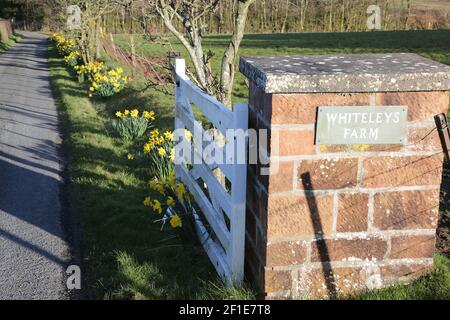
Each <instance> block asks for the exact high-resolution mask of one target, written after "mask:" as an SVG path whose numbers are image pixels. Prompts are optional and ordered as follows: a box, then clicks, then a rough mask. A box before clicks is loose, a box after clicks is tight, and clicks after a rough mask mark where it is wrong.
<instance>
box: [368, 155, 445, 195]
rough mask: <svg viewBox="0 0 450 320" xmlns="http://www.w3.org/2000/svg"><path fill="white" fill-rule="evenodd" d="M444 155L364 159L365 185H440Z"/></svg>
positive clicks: (374, 186)
mask: <svg viewBox="0 0 450 320" xmlns="http://www.w3.org/2000/svg"><path fill="white" fill-rule="evenodd" d="M442 163H443V157H442V155H441V154H437V155H433V156H411V157H374V158H369V159H366V160H364V186H365V187H372V188H376V187H398V186H415V185H439V184H440V183H441V174H442Z"/></svg>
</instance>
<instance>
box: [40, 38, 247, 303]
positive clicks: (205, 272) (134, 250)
mask: <svg viewBox="0 0 450 320" xmlns="http://www.w3.org/2000/svg"><path fill="white" fill-rule="evenodd" d="M49 65H50V72H51V79H52V84H53V87H54V91H55V95H56V99H57V103H58V106H59V112H60V115H61V119H62V121H63V127H64V128H65V139H64V145H65V148H66V154H67V155H68V161H69V166H68V175H69V179H70V184H71V189H72V190H73V191H72V195H71V196H72V198H73V201H72V202H73V203H74V204H75V208H74V209H75V211H76V212H77V219H78V221H79V222H80V225H81V229H82V233H83V235H82V243H81V247H82V251H83V252H84V262H85V265H86V267H87V271H88V275H87V276H88V283H89V284H90V287H92V288H93V290H94V291H95V295H96V297H97V298H104V299H196V298H198V299H251V298H253V293H252V291H251V290H249V289H246V288H226V287H225V286H224V285H223V284H222V283H221V282H220V281H219V280H218V279H217V277H216V274H215V272H214V270H213V268H212V266H211V264H210V262H209V260H208V258H207V257H206V255H205V254H204V252H203V250H202V249H201V248H200V247H198V246H196V245H193V244H188V243H183V242H181V241H180V240H179V237H177V235H176V234H175V233H174V231H171V230H169V231H161V230H160V224H155V223H154V220H155V219H156V216H155V215H152V214H151V213H150V212H149V211H148V209H146V208H145V207H144V206H143V205H142V201H143V199H144V197H145V196H146V195H148V194H149V190H148V188H147V181H148V180H149V178H150V177H151V175H152V173H151V172H150V171H149V169H148V167H149V165H148V162H147V161H146V160H145V159H136V160H133V161H130V160H128V159H127V154H128V152H129V151H130V149H132V148H134V146H132V145H129V144H125V143H123V142H122V141H121V140H120V139H117V138H115V137H113V136H112V135H110V134H109V133H108V126H107V124H108V120H109V119H110V118H111V117H112V112H113V110H114V109H115V106H117V105H118V104H121V103H123V104H122V106H126V105H127V104H126V102H127V97H123V96H122V97H119V98H118V100H115V101H107V100H104V101H95V102H91V101H90V100H89V99H88V98H87V95H86V89H85V88H83V87H82V86H80V84H79V83H78V82H76V81H75V80H73V79H72V78H71V75H70V73H69V72H68V71H67V69H66V67H65V65H64V62H63V60H62V59H61V58H60V57H58V55H57V52H56V50H55V48H54V47H53V46H52V45H50V46H49ZM128 99H130V100H133V101H137V100H136V99H138V97H135V96H133V97H128ZM158 114H161V113H160V112H159V113H158Z"/></svg>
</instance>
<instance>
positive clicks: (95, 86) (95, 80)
mask: <svg viewBox="0 0 450 320" xmlns="http://www.w3.org/2000/svg"><path fill="white" fill-rule="evenodd" d="M90 81H91V86H90V87H89V92H90V93H89V97H92V96H94V95H95V96H98V97H110V96H113V95H114V94H116V93H119V92H121V91H122V90H123V89H124V88H125V85H126V84H127V82H128V79H127V77H126V76H124V75H123V69H122V68H116V69H111V70H109V71H106V72H104V71H99V72H97V73H94V74H93V77H92V78H91V79H90Z"/></svg>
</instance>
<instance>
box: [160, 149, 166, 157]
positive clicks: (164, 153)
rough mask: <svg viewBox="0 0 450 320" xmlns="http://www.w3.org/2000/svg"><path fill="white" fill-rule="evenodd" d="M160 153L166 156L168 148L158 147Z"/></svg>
mask: <svg viewBox="0 0 450 320" xmlns="http://www.w3.org/2000/svg"><path fill="white" fill-rule="evenodd" d="M158 154H159V155H160V156H161V157H164V156H165V155H166V149H164V148H158Z"/></svg>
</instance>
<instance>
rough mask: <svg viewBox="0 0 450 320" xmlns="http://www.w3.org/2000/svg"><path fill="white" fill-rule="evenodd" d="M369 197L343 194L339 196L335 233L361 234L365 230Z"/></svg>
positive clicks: (366, 195) (360, 194)
mask: <svg viewBox="0 0 450 320" xmlns="http://www.w3.org/2000/svg"><path fill="white" fill-rule="evenodd" d="M368 202H369V195H368V194H366V193H344V194H340V195H339V211H338V217H337V225H336V231H337V232H363V231H366V230H367V219H368Z"/></svg>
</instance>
